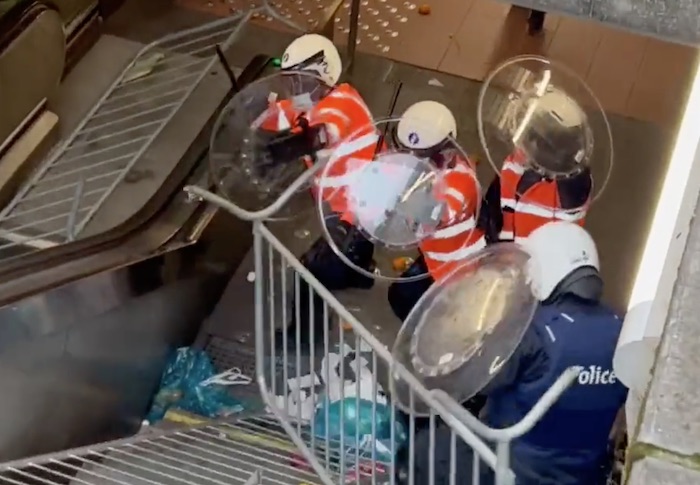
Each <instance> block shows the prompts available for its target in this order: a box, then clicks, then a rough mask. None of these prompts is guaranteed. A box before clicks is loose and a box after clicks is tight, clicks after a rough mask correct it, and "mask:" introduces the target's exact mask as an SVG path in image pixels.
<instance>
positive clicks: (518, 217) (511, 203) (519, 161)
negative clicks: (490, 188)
mask: <svg viewBox="0 0 700 485" xmlns="http://www.w3.org/2000/svg"><path fill="white" fill-rule="evenodd" d="M592 186H593V180H592V178H591V175H590V171H583V172H581V173H580V174H579V175H575V176H573V177H570V178H568V179H558V180H548V179H545V178H544V177H542V175H540V174H539V173H537V172H535V171H534V170H530V169H528V168H527V167H526V164H525V157H524V156H523V155H522V154H521V153H517V152H516V153H514V154H513V155H511V156H509V157H508V158H507V159H506V161H505V162H504V163H503V167H502V168H501V212H502V214H503V227H502V228H501V232H500V234H499V239H500V240H501V241H518V240H519V239H520V238H524V237H527V236H529V235H530V234H531V233H532V232H533V231H534V230H535V229H537V228H539V227H540V226H542V225H543V224H546V223H548V222H552V221H566V222H573V223H576V224H579V225H581V226H583V224H584V222H585V217H586V214H587V212H588V206H589V204H590V197H591V190H592Z"/></svg>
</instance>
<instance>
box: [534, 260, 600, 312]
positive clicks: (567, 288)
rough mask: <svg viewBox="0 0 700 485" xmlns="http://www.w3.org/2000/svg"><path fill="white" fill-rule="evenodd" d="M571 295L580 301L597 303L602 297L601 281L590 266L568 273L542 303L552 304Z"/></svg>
mask: <svg viewBox="0 0 700 485" xmlns="http://www.w3.org/2000/svg"><path fill="white" fill-rule="evenodd" d="M567 295H573V296H575V297H577V298H580V299H581V300H585V301H588V302H591V303H597V302H599V301H600V299H601V297H602V296H603V280H602V278H601V277H600V274H599V273H598V270H596V269H595V268H594V267H592V266H584V267H581V268H577V269H575V270H574V271H572V272H571V273H569V274H568V275H567V276H566V277H565V278H564V279H563V280H561V282H560V283H559V284H558V285H557V287H556V288H555V289H554V291H553V292H552V294H551V295H550V296H549V298H547V299H546V300H545V301H544V302H543V303H544V304H549V303H554V302H556V301H557V300H559V299H560V298H562V297H564V296H567Z"/></svg>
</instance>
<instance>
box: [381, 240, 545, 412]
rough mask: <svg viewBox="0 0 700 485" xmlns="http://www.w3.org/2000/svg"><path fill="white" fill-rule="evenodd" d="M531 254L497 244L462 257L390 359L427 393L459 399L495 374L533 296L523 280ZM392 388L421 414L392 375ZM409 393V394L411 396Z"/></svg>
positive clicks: (529, 313)
mask: <svg viewBox="0 0 700 485" xmlns="http://www.w3.org/2000/svg"><path fill="white" fill-rule="evenodd" d="M528 260H529V256H528V255H527V253H525V252H524V251H523V250H522V249H520V248H519V247H518V246H517V245H516V244H514V243H499V244H494V245H491V246H488V247H487V248H486V249H484V250H482V251H481V252H479V253H477V254H476V255H474V256H473V257H472V258H470V259H469V260H467V261H464V262H463V263H462V264H461V265H460V266H459V267H458V268H457V269H455V270H454V271H453V272H452V273H450V274H449V275H448V276H447V277H445V278H444V279H441V280H439V281H438V282H437V283H435V284H433V285H432V286H431V287H430V289H429V290H428V291H427V292H426V293H425V294H424V295H423V297H422V298H421V299H420V301H419V302H418V303H417V304H416V306H415V307H414V308H413V310H412V311H411V313H410V315H409V316H408V318H407V319H406V321H405V322H404V324H403V326H402V327H401V330H400V331H399V334H398V336H397V337H396V340H395V342H394V347H393V350H392V355H393V357H394V359H395V363H396V364H398V365H402V366H404V367H405V368H406V369H407V370H408V371H409V372H410V373H411V374H412V375H413V376H414V377H415V378H416V379H418V381H419V382H420V383H421V384H422V385H423V386H425V387H426V388H427V389H429V390H435V389H440V390H442V391H445V392H446V393H447V394H449V395H450V396H451V397H453V398H454V399H455V400H456V401H457V402H460V403H461V402H464V401H466V400H468V399H470V398H471V397H473V396H474V395H476V394H477V393H479V392H480V391H481V390H483V389H484V388H485V387H486V386H487V385H488V383H489V382H490V381H491V380H492V379H493V377H494V376H495V375H496V373H497V372H498V371H499V370H500V369H501V367H502V366H503V364H505V363H506V362H507V361H508V359H510V357H511V356H512V355H513V352H514V351H515V349H516V348H517V346H518V345H519V344H520V342H521V340H522V338H523V335H524V334H525V331H526V330H527V328H528V326H529V325H530V323H531V321H532V317H533V315H534V311H535V308H536V306H537V300H536V299H535V297H534V296H533V294H532V292H531V291H530V285H529V280H528V277H527V267H528ZM392 374H393V378H392V379H391V392H392V395H393V396H394V398H395V399H396V401H397V403H398V404H399V406H400V407H401V408H402V409H403V410H404V411H406V412H408V413H410V412H411V411H412V412H414V413H417V414H419V415H422V414H427V413H428V412H429V409H428V407H426V406H423V405H420V404H418V400H415V399H412V397H411V393H412V391H411V385H410V384H408V383H407V382H406V381H405V380H402V379H400V378H399V377H398V374H397V373H396V372H392ZM413 397H415V396H413Z"/></svg>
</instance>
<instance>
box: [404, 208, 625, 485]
mask: <svg viewBox="0 0 700 485" xmlns="http://www.w3.org/2000/svg"><path fill="white" fill-rule="evenodd" d="M522 246H523V247H524V248H525V249H526V250H527V252H528V253H529V255H530V258H531V259H530V261H529V262H528V264H529V265H530V267H529V269H528V271H529V273H530V278H531V288H532V291H533V293H534V296H535V297H536V298H537V299H538V300H539V301H540V305H539V307H538V309H537V311H536V313H535V316H534V319H533V321H532V323H531V325H530V326H529V327H528V330H527V331H526V332H525V336H524V338H523V341H522V342H521V343H520V344H519V346H518V348H517V349H516V351H515V353H514V354H513V356H512V357H511V358H510V359H509V360H508V361H507V362H506V363H505V364H504V366H503V367H502V368H501V370H500V371H499V373H498V374H497V375H496V377H495V379H493V380H492V381H491V382H490V383H489V384H488V385H487V387H486V388H485V389H484V390H483V391H482V394H483V395H485V396H486V406H485V408H484V410H483V412H482V416H481V419H482V420H483V421H484V422H485V423H486V424H487V425H489V426H490V427H493V428H505V427H508V426H511V425H513V424H515V423H517V422H519V421H520V420H522V419H523V417H524V416H525V415H526V414H527V412H528V411H530V409H532V407H533V405H534V404H535V403H536V402H537V401H538V400H539V399H540V398H541V397H542V395H543V394H544V393H545V391H547V389H549V387H550V386H551V385H552V384H553V383H554V382H555V380H556V379H557V378H558V377H559V376H560V375H561V373H562V372H563V371H564V370H565V369H567V368H568V367H572V366H579V367H580V368H581V369H582V370H581V372H580V374H579V376H578V380H577V381H576V382H574V384H573V385H572V387H571V388H570V389H568V390H567V391H566V392H565V393H564V394H563V395H562V396H561V397H560V399H559V400H558V401H557V402H556V403H555V404H554V406H553V407H552V408H551V409H550V410H549V411H548V412H547V413H546V414H545V415H544V416H543V418H542V420H541V421H540V422H539V423H538V424H536V425H535V427H534V428H533V429H532V430H531V431H530V432H528V433H526V434H525V435H524V436H523V437H521V438H518V439H516V440H514V441H513V443H512V444H511V468H512V469H513V471H514V473H515V475H516V477H517V481H516V483H517V484H518V485H548V484H551V485H555V484H556V485H564V484H570V485H604V484H605V483H606V477H607V474H608V471H609V465H610V464H611V456H610V449H609V445H610V443H609V437H610V433H611V429H612V427H613V424H614V421H615V418H616V416H617V414H618V412H619V411H620V410H621V409H622V407H623V405H624V402H625V399H626V395H627V390H626V389H625V388H624V386H623V385H622V384H621V383H620V382H619V381H618V380H617V379H616V377H615V374H614V372H613V371H612V358H613V354H614V351H615V345H616V343H617V339H618V336H619V333H620V330H621V327H622V320H621V319H620V318H619V317H618V316H617V315H616V314H615V313H614V312H613V311H612V310H611V309H609V308H608V307H607V306H605V305H604V304H603V303H601V301H600V298H601V294H602V291H603V282H602V280H601V277H600V274H599V269H600V265H599V260H598V252H597V249H596V246H595V243H594V242H593V239H592V238H591V236H590V235H589V234H588V233H587V232H586V231H585V230H584V229H583V228H582V227H580V226H578V225H576V224H574V223H567V222H559V221H557V222H551V223H548V224H545V225H543V226H542V227H540V228H539V229H536V230H535V231H534V232H533V233H532V234H531V235H530V236H529V237H528V238H526V239H525V240H524V241H522ZM422 434H425V436H420V435H419V436H418V437H417V440H418V450H417V460H418V464H417V467H416V473H417V476H416V482H415V483H416V485H422V484H427V483H429V482H430V481H429V476H428V470H429V468H428V466H429V465H428V461H427V460H428V457H429V451H428V450H429V441H430V439H429V436H428V430H425V431H424V432H423V433H422ZM436 436H437V438H436V449H435V459H436V466H435V467H434V469H435V470H436V476H435V482H434V483H435V484H436V485H439V484H448V483H450V481H449V480H450V477H449V471H448V470H449V469H450V467H449V460H450V456H451V449H450V439H451V438H450V431H449V429H447V428H446V427H444V426H441V427H438V429H437V431H436ZM458 441H459V440H458ZM472 454H473V453H472V451H471V450H469V449H467V446H466V445H465V444H464V443H461V442H460V444H458V451H457V456H458V459H457V475H458V476H457V477H456V478H457V479H456V482H455V483H459V484H465V483H470V477H471V474H472V468H471V467H472V461H471V459H470V458H469V457H471V456H472ZM486 468H488V467H487V466H485V465H483V464H482V466H481V470H482V482H481V483H493V472H492V471H491V470H490V469H489V470H488V471H484V469H486Z"/></svg>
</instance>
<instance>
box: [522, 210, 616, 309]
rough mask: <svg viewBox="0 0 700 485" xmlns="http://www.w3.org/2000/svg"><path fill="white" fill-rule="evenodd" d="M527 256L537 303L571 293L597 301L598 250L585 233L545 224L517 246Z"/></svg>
mask: <svg viewBox="0 0 700 485" xmlns="http://www.w3.org/2000/svg"><path fill="white" fill-rule="evenodd" d="M520 244H521V245H522V246H523V248H524V249H525V250H526V251H527V253H528V254H529V255H530V260H529V262H528V275H529V278H530V285H531V288H532V292H533V294H534V295H535V297H536V298H537V299H538V300H539V301H547V300H550V301H551V300H553V299H554V298H556V297H557V296H558V295H561V294H565V293H571V294H574V295H576V296H579V297H581V298H584V299H587V300H594V301H597V300H598V299H599V298H600V296H601V293H602V290H603V282H602V280H601V279H600V274H599V270H600V262H599V260H598V249H597V248H596V245H595V242H594V241H593V238H592V237H591V235H590V234H588V232H587V231H586V230H585V229H584V228H582V227H581V226H579V225H576V224H573V223H571V222H562V221H557V222H549V223H547V224H545V225H543V226H542V227H539V228H538V229H536V230H535V231H533V232H532V233H531V234H530V235H529V236H528V237H527V238H525V239H524V240H523V241H522V242H521V243H520Z"/></svg>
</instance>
